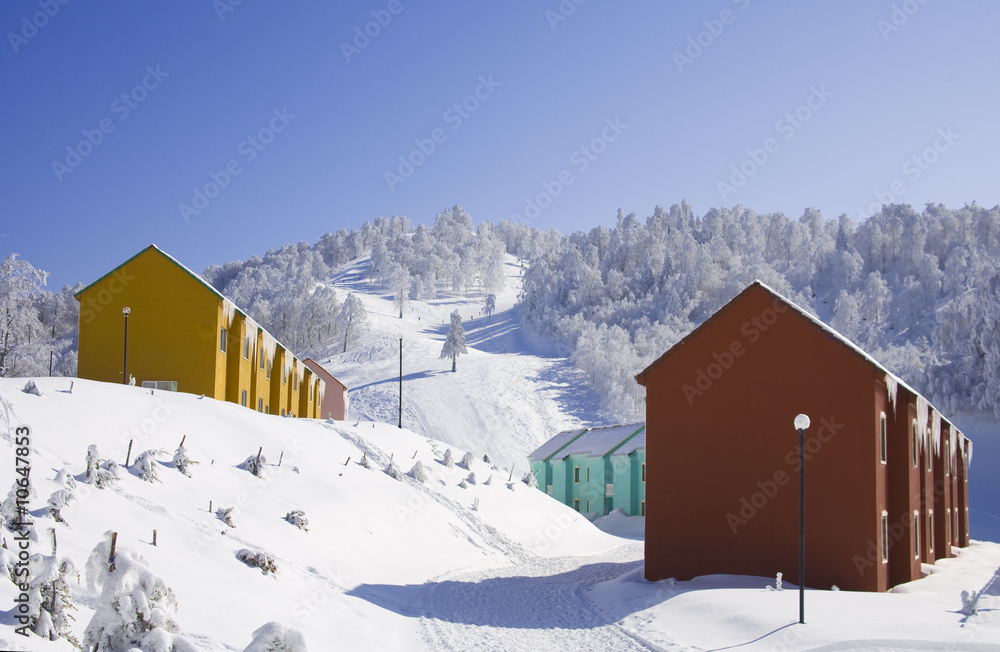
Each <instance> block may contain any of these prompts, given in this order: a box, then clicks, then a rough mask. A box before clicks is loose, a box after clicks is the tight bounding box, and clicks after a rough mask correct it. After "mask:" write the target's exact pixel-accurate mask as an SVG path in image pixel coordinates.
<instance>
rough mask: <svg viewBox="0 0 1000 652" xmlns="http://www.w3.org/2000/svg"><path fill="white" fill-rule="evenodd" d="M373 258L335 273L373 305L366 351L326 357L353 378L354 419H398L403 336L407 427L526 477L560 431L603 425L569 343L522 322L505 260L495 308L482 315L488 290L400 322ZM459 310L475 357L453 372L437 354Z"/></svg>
mask: <svg viewBox="0 0 1000 652" xmlns="http://www.w3.org/2000/svg"><path fill="white" fill-rule="evenodd" d="M369 265H370V259H369V258H367V257H365V258H362V259H359V260H356V261H354V262H352V263H350V264H348V265H346V266H344V267H343V268H341V269H340V270H338V272H337V274H336V275H335V276H334V277H333V279H332V280H333V284H334V287H335V288H336V290H337V292H338V294H339V295H340V296H341V297H344V296H346V293H350V292H353V293H354V294H355V296H357V297H359V298H360V299H361V300H362V302H363V303H364V305H365V308H366V309H367V311H368V315H369V320H370V323H371V330H370V331H369V333H368V336H367V338H366V341H365V343H364V344H363V345H362V346H360V347H352V348H349V349H348V351H347V352H346V353H343V352H342V348H343V346H342V343H338V342H334V343H332V344H331V345H330V350H329V356H328V357H324V358H321V359H320V362H321V363H322V364H323V365H324V366H325V367H326V368H327V369H328V370H329V371H330V372H331V373H333V374H334V375H335V376H337V377H338V378H339V379H340V380H342V381H344V383H346V384H347V386H348V388H349V389H350V391H349V396H350V401H351V404H350V405H351V412H352V414H354V415H355V418H357V417H361V418H363V419H369V420H375V421H384V422H387V423H397V422H398V414H399V346H400V343H399V339H400V338H403V426H404V427H405V428H409V429H412V430H414V431H416V432H419V433H422V434H427V435H429V436H433V437H435V438H437V439H441V440H443V441H446V442H449V443H451V444H454V445H456V446H459V447H461V448H464V449H469V450H477V451H482V452H483V453H486V454H488V455H489V456H490V458H491V459H492V460H494V461H495V462H498V463H502V464H504V465H507V466H510V465H513V466H514V467H516V470H519V471H521V472H522V473H523V472H524V471H525V470H526V469H527V466H526V457H527V455H528V453H530V452H531V451H532V450H534V449H535V448H537V447H538V445H539V444H541V443H542V442H544V441H545V440H547V439H548V438H550V437H551V436H552V435H554V434H556V433H557V432H559V431H560V430H565V429H567V428H571V427H575V426H578V425H581V424H582V425H595V424H601V423H603V422H604V421H605V420H606V419H605V417H603V415H602V414H601V413H600V411H599V403H600V399H599V397H598V396H597V395H596V393H595V392H594V391H593V390H592V389H591V388H590V386H589V384H588V383H587V381H586V379H585V378H584V377H583V375H582V373H581V372H580V371H578V370H577V369H575V368H574V367H573V365H572V364H571V363H570V362H569V360H568V359H567V358H566V355H567V354H568V351H566V350H565V347H562V346H560V345H558V344H555V343H553V342H551V341H549V340H546V339H545V338H543V337H540V336H537V335H534V334H533V333H531V332H530V331H529V330H527V329H525V328H522V326H521V315H520V308H519V307H517V306H516V305H515V303H516V301H517V296H518V293H519V292H520V288H521V278H522V276H521V274H522V271H523V270H522V268H521V266H520V265H519V264H518V263H517V261H516V259H514V258H513V257H511V256H508V257H507V264H506V270H507V273H506V286H505V289H504V290H503V291H502V292H501V293H499V294H497V295H496V313H494V314H493V315H491V316H485V315H484V314H483V296H482V295H479V294H469V295H467V296H464V297H449V298H446V299H438V300H433V301H418V300H412V301H408V302H407V303H406V306H405V308H404V312H403V318H402V319H400V318H399V311H398V309H396V308H395V307H394V304H393V297H392V295H391V294H390V293H389V292H388V291H387V290H385V289H384V288H381V287H380V286H378V285H377V284H373V283H370V282H369V281H368V278H367V276H368V275H367V272H368V267H369ZM454 310H458V311H459V314H460V315H461V316H462V320H463V327H464V329H465V338H466V342H467V343H468V347H469V353H468V354H467V355H463V356H460V357H459V359H458V365H457V371H456V372H455V373H452V372H451V361H450V359H447V360H441V359H440V354H441V346H442V344H443V342H444V339H445V335H446V333H447V331H448V324H449V315H450V314H451V313H452V311H454Z"/></svg>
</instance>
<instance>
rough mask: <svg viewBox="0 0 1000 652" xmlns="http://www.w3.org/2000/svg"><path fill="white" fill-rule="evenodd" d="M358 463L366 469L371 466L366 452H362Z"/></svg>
mask: <svg viewBox="0 0 1000 652" xmlns="http://www.w3.org/2000/svg"><path fill="white" fill-rule="evenodd" d="M360 464H361V466H363V467H365V468H366V469H370V468H372V465H371V462H369V461H368V453H364V454H363V455H362V456H361V462H360Z"/></svg>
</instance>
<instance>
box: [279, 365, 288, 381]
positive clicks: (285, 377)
mask: <svg viewBox="0 0 1000 652" xmlns="http://www.w3.org/2000/svg"><path fill="white" fill-rule="evenodd" d="M287 380H288V367H286V366H285V365H281V384H282V385H284V384H285V383H286V381H287Z"/></svg>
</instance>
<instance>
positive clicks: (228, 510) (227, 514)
mask: <svg viewBox="0 0 1000 652" xmlns="http://www.w3.org/2000/svg"><path fill="white" fill-rule="evenodd" d="M235 509H236V508H235V507H220V508H219V509H217V510H215V515H216V516H217V517H218V519H219V520H220V521H222V522H223V523H225V524H226V525H228V526H229V527H236V523H233V517H234V516H235V515H234V514H233V510H235Z"/></svg>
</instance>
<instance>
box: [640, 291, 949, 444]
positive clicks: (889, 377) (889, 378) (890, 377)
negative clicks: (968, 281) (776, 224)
mask: <svg viewBox="0 0 1000 652" xmlns="http://www.w3.org/2000/svg"><path fill="white" fill-rule="evenodd" d="M754 287H760V288H762V289H763V290H764V291H766V292H768V293H770V294H771V295H772V296H774V298H776V299H778V300H780V301H782V302H784V303H785V304H786V305H787V306H788V307H789V308H792V309H793V310H795V311H796V312H797V313H799V314H800V315H801V316H803V317H805V318H806V319H808V320H809V321H811V322H812V323H813V324H814V325H816V326H817V327H819V329H820V330H822V331H823V332H825V333H826V334H828V335H830V336H831V337H833V338H834V339H836V340H839V341H840V342H841V343H842V344H843V345H844V346H846V347H848V348H849V349H851V350H852V351H854V352H855V353H856V354H857V355H859V356H861V357H862V358H863V359H864V360H866V361H867V362H868V363H869V364H871V365H872V366H873V367H875V369H877V370H878V371H881V372H883V373H884V374H885V375H886V385H887V386H888V385H889V384H890V382H892V384H893V385H894V387H893V390H897V389H898V388H899V387H902V388H904V389H905V390H906V391H908V392H909V393H911V394H913V395H914V396H916V397H919V398H921V399H923V400H924V401H926V402H927V405H928V406H929V407H930V408H931V409H934V406H933V405H931V403H930V401H927V399H926V398H924V397H923V395H922V394H921V393H920V392H918V391H917V390H915V389H913V388H912V387H911V386H910V385H908V384H907V383H906V381H904V380H903V379H902V378H900V377H899V376H897V375H896V374H894V373H892V372H891V371H889V370H888V369H886V368H885V367H884V366H883V365H882V363H880V362H879V361H878V360H876V359H875V358H874V357H872V356H871V354H869V353H868V352H867V351H865V350H864V349H862V348H861V347H860V346H858V345H857V344H855V343H854V342H852V341H851V340H849V339H848V338H847V337H845V336H843V335H841V334H840V333H839V332H837V331H836V330H835V329H834V328H832V327H830V326H829V325H828V324H827V323H826V322H824V321H823V320H821V319H820V318H819V317H816V316H815V315H813V314H812V313H810V312H809V311H807V310H805V309H804V308H802V307H801V306H800V305H799V304H797V303H795V302H794V301H792V300H791V299H789V298H787V297H786V296H784V295H783V294H781V293H780V292H778V291H777V290H775V289H774V288H772V287H770V286H769V285H768V284H767V283H764V282H763V281H761V280H760V279H757V280H755V281H754V282H753V283H751V284H750V285H748V286H747V287H745V288H744V289H743V290H742V291H740V293H739V294H737V295H736V296H735V297H733V298H732V299H730V300H729V301H728V302H727V303H726V304H725V305H724V306H722V307H721V308H719V309H718V310H716V311H715V312H714V313H712V315H711V316H710V317H709V318H708V319H706V320H705V321H703V322H702V323H700V324H698V326H696V327H695V328H694V330H692V331H691V332H690V333H688V334H687V335H686V336H685V337H683V338H681V339H680V340H678V341H677V342H676V343H675V344H674V345H673V346H672V347H670V348H669V349H667V351H666V352H665V353H664V354H663V355H661V356H660V357H659V358H657V359H656V360H654V361H653V362H652V363H650V364H649V366H647V367H646V368H645V369H643V370H642V371H641V372H639V373H638V374H637V375H636V377H635V378H636V380H637V381H639V382H640V384H642V381H641V380H640V379H642V378H643V377H644V376H645V375H646V374H647V373H648V372H649V371H650V370H651V369H653V367H656V366H657V365H658V364H660V363H661V362H662V361H663V360H665V359H666V358H667V357H668V356H669V355H670V354H671V353H672V352H673V351H674V350H675V349H677V348H678V347H679V346H681V345H682V344H684V343H685V342H686V341H687V340H688V339H689V338H690V337H691V336H692V335H694V334H695V333H697V332H698V331H699V330H701V328H702V327H703V326H705V325H706V324H708V323H709V322H710V321H712V319H713V318H714V317H715V315H717V314H719V313H720V312H722V311H724V310H726V309H727V308H729V307H730V306H732V305H733V304H734V303H735V302H736V301H737V299H739V298H740V297H742V296H743V295H744V294H746V293H747V292H749V291H750V290H751V289H753V288H754ZM893 393H895V391H894V392H893ZM893 399H894V397H893ZM893 408H895V400H893ZM934 411H935V412H936V413H937V414H938V415H940V416H941V418H942V419H944V420H945V421H946V422H948V424H949V425H954V424H952V423H951V421H950V420H948V419H947V418H946V417H945V416H943V415H941V412H940V411H939V410H936V409H934ZM925 427H926V426H925V425H922V426H921V428H925ZM962 436H963V437H965V435H962ZM965 439H966V441H968V437H965Z"/></svg>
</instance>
